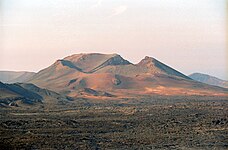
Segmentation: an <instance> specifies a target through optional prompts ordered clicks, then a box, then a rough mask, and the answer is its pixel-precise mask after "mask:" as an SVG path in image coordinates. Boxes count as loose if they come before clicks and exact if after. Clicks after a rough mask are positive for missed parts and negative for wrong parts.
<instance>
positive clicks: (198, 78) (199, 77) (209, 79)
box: [189, 73, 228, 88]
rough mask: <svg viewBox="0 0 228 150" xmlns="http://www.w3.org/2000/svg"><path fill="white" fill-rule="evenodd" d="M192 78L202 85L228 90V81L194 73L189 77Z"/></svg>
mask: <svg viewBox="0 0 228 150" xmlns="http://www.w3.org/2000/svg"><path fill="white" fill-rule="evenodd" d="M189 77H190V78H192V79H193V80H195V81H199V82H202V83H206V84H209V85H215V86H220V87H224V88H228V81H225V80H222V79H219V78H216V77H213V76H210V75H207V74H202V73H193V74H191V75H189Z"/></svg>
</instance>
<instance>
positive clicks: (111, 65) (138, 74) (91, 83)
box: [27, 53, 228, 98]
mask: <svg viewBox="0 0 228 150" xmlns="http://www.w3.org/2000/svg"><path fill="white" fill-rule="evenodd" d="M27 82H28V83H33V84H35V85H38V86H39V87H42V88H47V89H50V90H52V91H56V92H59V93H62V94H65V95H68V96H70V97H80V96H83V94H85V95H88V94H89V96H90V97H91V96H98V97H102V96H107V94H102V93H109V94H110V95H115V97H118V96H120V97H128V96H130V95H135V94H137V95H146V94H159V95H224V94H225V95H228V91H227V90H226V89H223V88H219V87H215V86H210V85H207V84H203V83H199V82H196V81H194V80H192V79H191V78H189V77H188V76H186V75H184V74H182V73H181V72H179V71H177V70H175V69H173V68H171V67H169V66H168V65H166V64H164V63H162V62H160V61H158V60H157V59H155V58H152V57H148V56H146V57H145V58H144V59H142V60H141V61H140V62H139V63H137V64H133V63H131V62H129V61H128V60H125V59H124V58H122V57H121V56H120V55H118V54H100V53H88V54H74V55H71V56H68V57H65V58H63V59H60V60H57V61H56V62H55V63H53V64H52V65H50V66H49V67H47V68H45V69H43V70H41V71H39V72H38V73H36V74H35V75H33V76H32V77H31V78H30V79H29V80H28V81H27ZM88 89H89V90H88ZM88 91H89V92H88ZM91 93H92V94H91ZM94 93H95V94H94ZM112 98H113V97H112Z"/></svg>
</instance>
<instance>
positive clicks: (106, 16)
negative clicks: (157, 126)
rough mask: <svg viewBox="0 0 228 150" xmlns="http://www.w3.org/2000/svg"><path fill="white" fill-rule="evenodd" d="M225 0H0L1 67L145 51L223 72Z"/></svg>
mask: <svg viewBox="0 0 228 150" xmlns="http://www.w3.org/2000/svg"><path fill="white" fill-rule="evenodd" d="M225 6H226V0H0V70H17V71H19V70H26V71H39V70H40V69H43V68H44V67H47V66H49V65H51V64H52V63H54V61H55V60H57V59H60V58H63V57H65V56H67V55H71V54H74V53H87V52H101V53H118V54H120V55H121V56H123V57H124V58H126V59H128V60H129V61H131V62H133V63H138V62H139V61H140V60H141V59H142V58H144V57H145V56H146V55H148V56H152V57H155V58H157V59H158V60H160V61H162V62H164V63H166V64H168V65H170V66H171V67H173V68H175V69H177V70H179V71H181V72H183V73H185V74H187V75H188V74H190V73H193V72H202V73H207V74H211V75H215V76H217V77H220V78H223V79H228V76H227V70H226V69H227V68H228V66H227V62H226V60H227V53H226V52H227V47H226V38H225V37H226V35H225V33H226V20H225V19H226V7H225Z"/></svg>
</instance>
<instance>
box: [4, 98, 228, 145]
mask: <svg viewBox="0 0 228 150" xmlns="http://www.w3.org/2000/svg"><path fill="white" fill-rule="evenodd" d="M79 104H80V105H79ZM46 107H47V106H45V105H44V106H43V105H38V106H29V105H28V106H27V107H25V108H20V107H19V108H18V107H12V108H0V111H1V112H0V135H1V136H0V148H1V149H228V101H227V100H226V98H218V97H203V96H202V97H197V96H192V97H183V96H182V97H144V98H136V99H135V100H127V99H125V100H122V101H110V100H109V101H96V102H94V101H93V102H90V101H89V100H87V101H86V103H78V102H77V101H73V102H70V103H68V104H61V105H60V104H59V107H56V108H52V109H48V108H46Z"/></svg>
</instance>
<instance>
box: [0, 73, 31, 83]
mask: <svg viewBox="0 0 228 150" xmlns="http://www.w3.org/2000/svg"><path fill="white" fill-rule="evenodd" d="M33 75H35V73H34V72H26V71H18V72H17V71H0V81H1V82H4V83H16V82H24V81H26V80H28V79H30V78H31V77H32V76H33Z"/></svg>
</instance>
